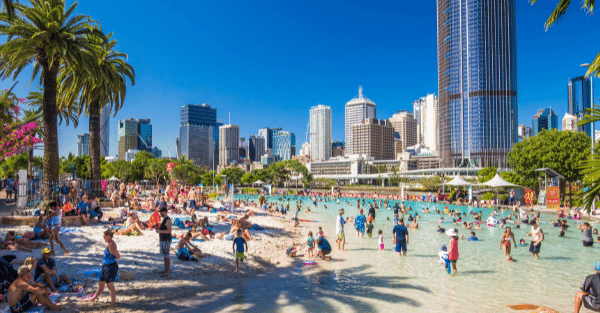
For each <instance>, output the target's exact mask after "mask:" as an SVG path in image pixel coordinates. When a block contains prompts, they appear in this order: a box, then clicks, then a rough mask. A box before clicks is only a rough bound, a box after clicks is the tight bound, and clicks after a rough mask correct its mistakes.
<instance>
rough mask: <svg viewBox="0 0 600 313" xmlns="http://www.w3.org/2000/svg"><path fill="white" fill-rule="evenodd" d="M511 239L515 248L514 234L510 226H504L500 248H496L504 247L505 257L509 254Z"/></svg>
mask: <svg viewBox="0 0 600 313" xmlns="http://www.w3.org/2000/svg"><path fill="white" fill-rule="evenodd" d="M511 240H512V242H513V243H514V244H515V249H516V248H517V241H516V240H515V235H514V234H513V233H512V231H511V229H510V227H506V230H505V232H504V234H502V238H500V248H498V249H504V255H506V257H508V256H510V250H511Z"/></svg>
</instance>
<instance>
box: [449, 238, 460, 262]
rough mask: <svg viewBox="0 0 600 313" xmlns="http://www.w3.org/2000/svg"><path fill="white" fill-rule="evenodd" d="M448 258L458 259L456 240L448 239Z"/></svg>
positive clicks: (451, 259)
mask: <svg viewBox="0 0 600 313" xmlns="http://www.w3.org/2000/svg"><path fill="white" fill-rule="evenodd" d="M448 260H450V261H454V260H458V240H456V239H454V238H452V239H450V251H449V253H448Z"/></svg>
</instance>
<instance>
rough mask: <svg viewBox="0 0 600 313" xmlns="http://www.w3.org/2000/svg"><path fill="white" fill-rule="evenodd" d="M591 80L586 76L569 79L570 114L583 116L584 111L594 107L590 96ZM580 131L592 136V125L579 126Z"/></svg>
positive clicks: (578, 116)
mask: <svg viewBox="0 0 600 313" xmlns="http://www.w3.org/2000/svg"><path fill="white" fill-rule="evenodd" d="M590 89H591V82H590V80H589V79H588V78H587V77H585V76H579V77H575V78H573V79H570V80H569V114H571V115H574V116H577V118H578V119H579V120H581V118H583V115H584V114H583V112H584V111H585V110H586V109H590V108H591V107H592V101H591V98H590ZM579 130H580V131H583V132H585V133H586V134H588V136H590V137H592V125H591V124H587V125H583V126H581V127H579Z"/></svg>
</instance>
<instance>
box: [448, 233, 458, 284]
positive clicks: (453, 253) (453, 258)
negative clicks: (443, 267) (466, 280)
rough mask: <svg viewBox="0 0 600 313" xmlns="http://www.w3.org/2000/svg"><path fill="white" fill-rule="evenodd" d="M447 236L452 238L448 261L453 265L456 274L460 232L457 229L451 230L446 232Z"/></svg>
mask: <svg viewBox="0 0 600 313" xmlns="http://www.w3.org/2000/svg"><path fill="white" fill-rule="evenodd" d="M446 235H448V236H450V243H449V244H448V246H450V250H449V251H448V260H449V261H450V264H451V265H452V270H453V271H454V273H456V272H457V270H456V262H457V261H458V230H457V229H456V228H450V229H448V230H447V231H446Z"/></svg>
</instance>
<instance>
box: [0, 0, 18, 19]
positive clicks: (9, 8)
mask: <svg viewBox="0 0 600 313" xmlns="http://www.w3.org/2000/svg"><path fill="white" fill-rule="evenodd" d="M2 2H3V3H4V8H5V9H6V14H7V15H8V17H9V18H11V19H12V18H13V17H15V6H14V4H13V0H3V1H2Z"/></svg>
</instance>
